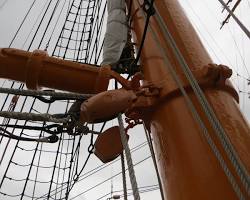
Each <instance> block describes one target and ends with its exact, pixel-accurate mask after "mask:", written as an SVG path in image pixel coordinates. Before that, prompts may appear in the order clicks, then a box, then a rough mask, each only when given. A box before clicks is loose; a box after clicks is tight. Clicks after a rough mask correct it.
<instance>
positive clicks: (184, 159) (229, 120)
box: [127, 0, 250, 200]
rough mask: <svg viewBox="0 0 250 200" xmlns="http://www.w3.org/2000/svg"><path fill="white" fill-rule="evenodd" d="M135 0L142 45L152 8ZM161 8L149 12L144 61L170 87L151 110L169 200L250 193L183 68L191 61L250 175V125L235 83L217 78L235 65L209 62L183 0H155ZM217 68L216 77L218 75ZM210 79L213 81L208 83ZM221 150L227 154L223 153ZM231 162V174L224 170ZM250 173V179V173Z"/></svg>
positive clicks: (150, 75) (148, 77) (149, 76)
mask: <svg viewBox="0 0 250 200" xmlns="http://www.w3.org/2000/svg"><path fill="white" fill-rule="evenodd" d="M130 2H132V11H131V15H132V16H133V23H132V29H133V31H134V33H135V40H136V42H137V44H138V46H139V45H140V43H141V38H142V35H143V32H144V25H145V22H146V13H145V9H144V10H143V9H142V5H143V2H144V1H143V0H133V1H129V0H128V1H127V3H128V4H129V3H130ZM154 8H155V11H156V13H155V14H154V16H152V17H151V19H150V25H149V27H148V30H147V36H146V40H145V43H144V47H143V50H142V54H141V66H142V70H143V74H144V78H145V81H146V82H151V83H154V84H155V85H158V86H160V87H162V88H163V89H162V91H163V92H162V93H164V91H165V93H164V94H162V96H164V95H165V99H164V101H162V102H161V103H160V105H159V106H157V107H156V108H155V109H154V112H153V113H151V114H150V115H149V116H147V117H148V118H149V119H150V120H149V121H150V123H149V124H150V130H151V132H152V134H153V138H154V143H155V147H156V154H157V155H156V156H157V158H158V163H159V168H160V173H161V177H162V182H163V185H164V193H165V196H166V197H167V199H168V200H183V199H185V200H189V199H190V200H194V199H197V200H198V199H199V200H200V199H203V200H211V199H218V200H219V199H220V200H221V199H227V200H235V199H238V198H241V197H242V198H241V199H250V197H249V193H248V194H247V191H246V187H244V184H242V180H241V178H239V176H238V174H237V170H235V167H234V166H233V165H234V164H232V162H231V160H230V158H228V156H227V155H226V154H227V153H226V150H225V148H224V147H223V145H222V143H221V142H220V141H219V139H218V138H219V137H218V136H217V135H216V131H215V130H214V128H213V126H212V125H211V123H210V122H209V120H208V117H207V114H206V112H204V109H203V108H202V106H201V104H200V100H199V99H198V98H197V97H196V95H195V92H194V91H193V89H191V86H190V83H189V82H188V81H187V78H186V76H185V72H184V71H183V67H185V66H188V67H189V69H190V70H191V71H192V72H193V74H194V76H195V77H196V82H198V83H199V85H200V87H201V88H202V90H203V92H204V94H205V96H206V99H207V100H208V102H209V104H210V105H211V107H212V109H213V110H214V113H215V114H216V116H217V118H218V121H219V123H220V124H221V125H222V127H223V129H224V131H225V132H226V138H227V139H228V140H229V141H230V142H229V143H230V144H232V146H233V148H234V149H235V151H236V152H237V153H236V155H238V158H237V162H240V166H244V167H243V168H245V169H246V171H245V172H246V175H247V174H248V172H250V157H249V152H250V129H249V125H248V123H247V121H246V120H245V119H244V117H243V116H242V114H241V112H240V111H239V108H238V105H237V102H236V101H237V94H236V93H235V91H234V89H233V88H232V87H231V85H230V83H229V82H228V81H227V80H226V84H222V85H223V86H219V84H218V79H222V82H223V80H224V81H225V79H226V78H227V77H228V76H229V75H230V70H228V69H226V68H225V67H224V66H216V65H210V66H208V64H210V63H212V60H211V58H210V56H209V55H208V53H207V51H206V50H205V48H204V47H203V45H202V43H201V42H200V40H199V37H198V36H197V34H196V32H195V30H194V29H193V27H192V25H191V23H190V22H189V21H188V19H187V17H186V16H185V13H184V11H183V10H182V8H181V7H180V5H179V3H178V1H176V0H155V2H154ZM173 70H174V71H175V72H176V74H177V76H178V77H179V81H180V83H181V85H183V86H184V89H186V93H187V96H186V97H185V96H183V92H181V91H180V89H177V91H176V90H175V89H176V88H179V86H178V80H177V79H176V77H175V78H173V77H174V76H173V75H174V74H175V73H174V72H173ZM218 71H219V72H218ZM213 75H214V76H217V80H216V79H213V78H211V77H213ZM209 76H210V78H209ZM206 78H207V79H208V83H210V84H208V85H206V84H202V83H203V82H204V79H206ZM173 91H175V92H173ZM170 93H171V94H170ZM167 94H169V95H167ZM189 100H191V104H193V105H194V108H195V110H196V111H194V110H193V109H192V106H190V102H189ZM195 113H196V114H197V113H198V115H196V114H195ZM202 124H203V125H204V126H203V127H202ZM206 133H208V135H206ZM209 138H210V139H212V141H213V144H214V145H215V149H214V148H213V147H214V146H213V144H211V143H210V145H209V141H210V140H209ZM210 142H211V141H210ZM216 149H217V150H218V151H219V153H220V155H221V157H220V156H218V155H216ZM220 158H221V159H222V160H221V159H220ZM225 166H227V167H228V168H227V169H228V170H229V171H230V172H231V173H229V174H227V173H225V171H226V172H227V169H226V168H225ZM223 167H224V169H223ZM246 178H247V181H246V183H247V184H249V176H247V177H246ZM229 179H230V181H231V182H230V181H229ZM235 184H236V185H237V186H235Z"/></svg>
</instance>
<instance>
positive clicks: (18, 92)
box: [0, 88, 93, 100]
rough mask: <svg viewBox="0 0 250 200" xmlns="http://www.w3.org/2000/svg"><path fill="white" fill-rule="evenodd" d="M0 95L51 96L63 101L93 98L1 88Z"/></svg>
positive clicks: (64, 93) (72, 94)
mask: <svg viewBox="0 0 250 200" xmlns="http://www.w3.org/2000/svg"><path fill="white" fill-rule="evenodd" d="M0 93H7V94H14V95H22V96H50V97H53V98H61V99H74V100H77V99H79V100H84V99H87V98H90V97H92V96H93V95H92V94H78V93H68V92H54V91H39V90H20V89H13V88H0Z"/></svg>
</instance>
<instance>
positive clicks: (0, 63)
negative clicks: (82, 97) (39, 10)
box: [0, 48, 111, 94]
mask: <svg viewBox="0 0 250 200" xmlns="http://www.w3.org/2000/svg"><path fill="white" fill-rule="evenodd" d="M110 72H111V70H110V68H109V67H102V68H97V67H96V66H95V67H94V66H91V65H87V64H80V63H77V62H72V61H66V60H62V59H58V58H53V57H49V56H48V55H47V53H46V52H45V51H40V50H36V51H34V52H33V53H32V52H26V51H22V50H18V49H10V48H6V49H0V77H1V78H8V79H12V80H17V81H21V82H24V83H26V85H27V87H28V88H29V89H38V88H39V87H40V86H41V87H48V88H55V89H59V90H67V91H71V92H79V93H89V94H93V93H98V92H102V91H105V90H107V88H108V83H109V79H110V75H111V73H110Z"/></svg>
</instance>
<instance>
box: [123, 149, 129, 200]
mask: <svg viewBox="0 0 250 200" xmlns="http://www.w3.org/2000/svg"><path fill="white" fill-rule="evenodd" d="M121 166H122V184H123V195H124V200H128V194H127V183H126V168H125V162H124V154H123V152H122V153H121Z"/></svg>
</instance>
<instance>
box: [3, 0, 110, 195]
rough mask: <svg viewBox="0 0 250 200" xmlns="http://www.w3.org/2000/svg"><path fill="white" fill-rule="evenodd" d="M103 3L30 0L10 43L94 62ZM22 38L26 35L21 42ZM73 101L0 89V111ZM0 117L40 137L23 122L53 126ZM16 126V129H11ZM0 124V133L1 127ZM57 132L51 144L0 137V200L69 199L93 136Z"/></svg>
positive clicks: (21, 132) (37, 110)
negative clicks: (53, 100) (45, 99)
mask: <svg viewBox="0 0 250 200" xmlns="http://www.w3.org/2000/svg"><path fill="white" fill-rule="evenodd" d="M105 7H106V4H105V2H103V1H94V0H74V1H66V0H64V1H59V0H58V1H46V2H44V4H42V3H40V2H38V1H36V0H34V1H33V2H32V4H31V6H30V8H29V10H28V11H27V13H26V16H25V17H24V20H23V21H22V23H21V25H20V27H19V29H18V31H17V33H16V34H15V36H14V39H13V40H12V41H11V45H10V47H15V48H18V47H19V46H20V45H22V48H23V49H26V50H33V49H36V48H38V49H43V50H44V49H45V50H47V51H48V53H49V54H51V55H53V56H55V57H59V58H62V59H66V60H73V61H76V62H82V63H92V64H97V63H98V62H100V59H101V51H102V44H103V37H104V36H103V35H104V34H103V33H104V31H105V30H104V29H105V28H104V27H105V26H104V25H105V22H104V15H105ZM34 12H36V14H37V15H36V16H34ZM27 23H29V24H27ZM30 24H32V25H30ZM23 37H25V40H22V41H21V42H20V38H23ZM23 41H24V43H23V44H21V43H22V42H23ZM3 86H4V87H6V88H13V89H18V90H22V89H25V88H24V87H25V86H24V85H23V84H20V83H17V82H12V81H4V80H3V81H2V87H3ZM72 103H73V101H72V100H63V99H62V100H59V101H57V102H56V103H55V104H54V103H44V102H42V101H41V100H39V98H38V97H37V96H33V97H32V95H31V96H19V95H18V94H16V95H14V94H8V93H7V94H1V111H6V110H7V111H9V112H13V111H15V112H22V113H27V114H28V113H29V114H41V113H48V114H57V113H62V114H64V113H67V111H68V110H69V108H70V106H71V105H72ZM1 122H2V123H1V127H2V129H3V130H6V131H8V132H10V133H12V134H14V135H17V136H22V137H28V138H43V137H48V136H49V135H50V134H49V133H48V132H46V131H43V130H42V129H41V130H27V129H25V127H28V126H30V127H32V126H33V127H34V126H36V127H46V126H50V125H52V123H51V122H33V121H28V120H16V119H9V118H1ZM11 125H12V127H10V126H11ZM18 126H20V127H21V128H19V129H18V128H16V127H18ZM103 128H104V126H101V125H100V126H97V127H95V130H97V131H101V129H103ZM2 129H1V132H4V131H3V130H2ZM89 129H93V127H89ZM73 131H74V130H73ZM57 136H58V138H59V140H58V142H57V143H54V144H48V143H36V142H25V141H20V140H11V139H10V138H7V137H4V136H3V135H1V136H0V152H1V155H0V198H1V199H68V198H69V192H70V191H71V190H72V188H73V185H74V183H75V182H76V181H77V180H76V179H77V178H78V176H79V173H80V171H81V170H83V168H84V167H85V166H86V164H87V161H88V160H89V158H90V155H91V154H92V151H91V148H93V142H94V139H95V137H94V136H93V134H88V135H84V137H83V135H74V134H73V135H68V134H62V133H61V134H57ZM83 140H84V141H83ZM83 152H84V153H83ZM86 152H89V153H86ZM80 153H81V156H79V154H80Z"/></svg>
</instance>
